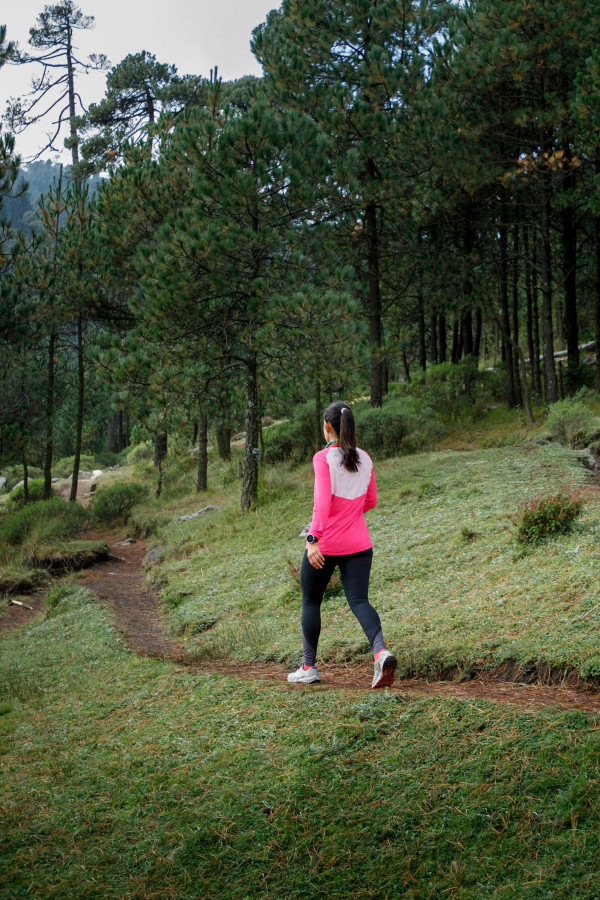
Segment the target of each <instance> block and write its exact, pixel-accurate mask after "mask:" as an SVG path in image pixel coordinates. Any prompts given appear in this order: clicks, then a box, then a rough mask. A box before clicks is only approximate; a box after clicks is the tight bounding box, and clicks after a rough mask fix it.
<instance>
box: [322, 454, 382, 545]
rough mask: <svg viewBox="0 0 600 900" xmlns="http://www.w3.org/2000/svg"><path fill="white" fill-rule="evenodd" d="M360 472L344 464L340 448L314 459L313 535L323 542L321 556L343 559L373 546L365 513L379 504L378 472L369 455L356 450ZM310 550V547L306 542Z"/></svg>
mask: <svg viewBox="0 0 600 900" xmlns="http://www.w3.org/2000/svg"><path fill="white" fill-rule="evenodd" d="M356 449H357V452H358V456H359V459H360V464H359V466H358V471H357V472H349V471H348V470H347V469H346V468H345V467H344V466H343V465H342V452H341V450H340V448H339V447H325V449H324V450H319V452H318V453H315V455H314V456H313V467H314V470H315V502H314V507H313V516H312V521H311V523H310V534H314V536H315V537H316V538H318V541H319V549H320V550H321V553H323V554H325V555H328V556H341V555H342V554H346V553H358V552H359V551H361V550H368V549H369V547H372V546H373V544H372V543H371V537H370V535H369V529H368V528H367V523H366V522H365V517H364V515H363V514H364V513H365V512H366V511H367V510H368V509H373V507H374V506H376V505H377V486H376V484H375V470H374V468H373V462H372V460H371V457H370V456H369V454H368V453H365V451H364V450H361V449H360V448H359V447H357V448H356ZM306 546H307V547H309V546H310V544H309V543H308V541H307V543H306Z"/></svg>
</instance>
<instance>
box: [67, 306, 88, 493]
mask: <svg viewBox="0 0 600 900" xmlns="http://www.w3.org/2000/svg"><path fill="white" fill-rule="evenodd" d="M84 391H85V369H84V359H83V321H82V318H81V315H79V316H78V317H77V433H76V435H75V458H74V459H73V476H72V478H71V493H70V494H69V500H71V501H72V502H73V503H74V502H75V500H77V484H78V482H79V464H80V462H81V442H82V437H83V401H84Z"/></svg>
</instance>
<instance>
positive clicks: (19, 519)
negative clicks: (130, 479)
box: [0, 497, 89, 547]
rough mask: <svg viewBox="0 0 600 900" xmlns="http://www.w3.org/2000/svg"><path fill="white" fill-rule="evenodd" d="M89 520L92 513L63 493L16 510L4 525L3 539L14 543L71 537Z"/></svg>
mask: <svg viewBox="0 0 600 900" xmlns="http://www.w3.org/2000/svg"><path fill="white" fill-rule="evenodd" d="M88 520H89V513H88V511H87V510H86V509H84V507H83V506H81V505H80V504H79V503H70V502H69V501H68V500H63V498H62V497H53V498H52V499H51V500H42V501H41V502H39V503H36V504H35V505H33V504H27V505H26V506H24V507H23V508H22V509H19V510H16V511H15V512H13V513H12V514H11V515H9V516H7V517H6V519H5V520H4V521H3V522H2V524H1V525H0V543H5V544H9V545H11V546H13V547H16V546H20V545H23V544H24V543H25V542H26V541H27V542H29V543H47V542H48V541H59V540H64V539H65V538H70V537H72V536H73V535H74V534H77V532H78V531H80V530H81V529H82V528H83V526H84V525H85V523H86V522H87V521H88Z"/></svg>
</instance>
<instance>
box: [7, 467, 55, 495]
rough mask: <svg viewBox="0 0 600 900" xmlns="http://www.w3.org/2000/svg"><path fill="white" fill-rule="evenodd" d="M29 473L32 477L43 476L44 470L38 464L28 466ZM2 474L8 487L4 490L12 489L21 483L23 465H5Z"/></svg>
mask: <svg viewBox="0 0 600 900" xmlns="http://www.w3.org/2000/svg"><path fill="white" fill-rule="evenodd" d="M27 474H28V475H29V478H30V479H32V478H41V477H43V475H44V473H43V472H42V470H41V469H38V468H37V467H36V466H28V467H27ZM0 475H4V477H5V478H6V487H5V488H4V490H5V491H7V492H8V491H11V490H12V489H13V488H14V486H15V485H16V484H18V483H19V481H22V480H23V466H21V465H14V466H3V467H2V470H1V471H0Z"/></svg>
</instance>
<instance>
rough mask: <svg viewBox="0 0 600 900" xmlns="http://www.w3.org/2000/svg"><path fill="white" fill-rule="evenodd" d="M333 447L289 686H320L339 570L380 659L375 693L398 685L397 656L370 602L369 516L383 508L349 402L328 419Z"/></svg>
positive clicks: (323, 477)
mask: <svg viewBox="0 0 600 900" xmlns="http://www.w3.org/2000/svg"><path fill="white" fill-rule="evenodd" d="M324 420H325V421H324V423H323V434H324V435H325V440H326V441H327V444H326V446H325V448H324V449H323V450H319V452H318V453H315V455H314V457H313V466H314V469H315V491H314V496H315V502H314V508H313V517H312V522H311V524H310V534H309V535H308V537H307V539H306V550H305V551H304V556H303V557H302V568H301V570H300V583H301V585H302V642H303V645H304V664H303V665H301V666H300V668H299V669H298V670H297V671H296V672H291V673H290V674H289V675H288V681H292V682H294V683H296V684H311V683H312V682H314V681H319V680H320V679H319V673H318V671H317V667H316V665H315V663H316V657H317V644H318V642H319V635H320V633H321V601H322V600H323V594H324V593H325V588H326V587H327V585H328V584H329V579H330V578H331V576H332V574H333V570H334V569H335V567H336V566H339V568H340V575H341V577H342V584H343V585H344V592H345V594H346V599H347V601H348V603H349V604H350V608H351V610H352V612H353V613H354V615H355V616H356V618H357V619H358V621H359V622H360V624H361V626H362V628H363V631H364V633H365V634H366V636H367V638H368V640H369V643H370V644H371V648H372V650H373V657H374V660H375V673H374V675H373V683H372V685H371V687H372V688H381V687H386V686H387V685H390V684H391V683H392V682H393V680H394V673H395V670H396V665H397V661H396V657H395V656H393V655H392V654H391V653H390V651H389V650H387V649H386V646H385V644H384V642H383V633H382V630H381V620H380V619H379V615H378V614H377V611H376V610H375V609H374V608H373V607H372V606H371V604H370V603H369V598H368V594H369V575H370V572H371V562H372V559H373V545H372V543H371V538H370V536H369V530H368V528H367V523H366V522H365V519H364V515H363V513H365V512H366V511H367V510H368V509H373V507H374V506H375V505H376V504H377V488H376V485H375V471H374V469H373V463H372V461H371V457H370V456H369V454H368V453H365V451H364V450H361V449H360V448H359V447H357V446H356V439H355V436H354V415H353V413H352V409H351V408H350V407H349V406H348V404H347V403H343V402H342V401H340V400H338V401H336V402H335V403H331V404H330V405H329V406H328V407H327V409H326V410H325V414H324Z"/></svg>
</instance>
